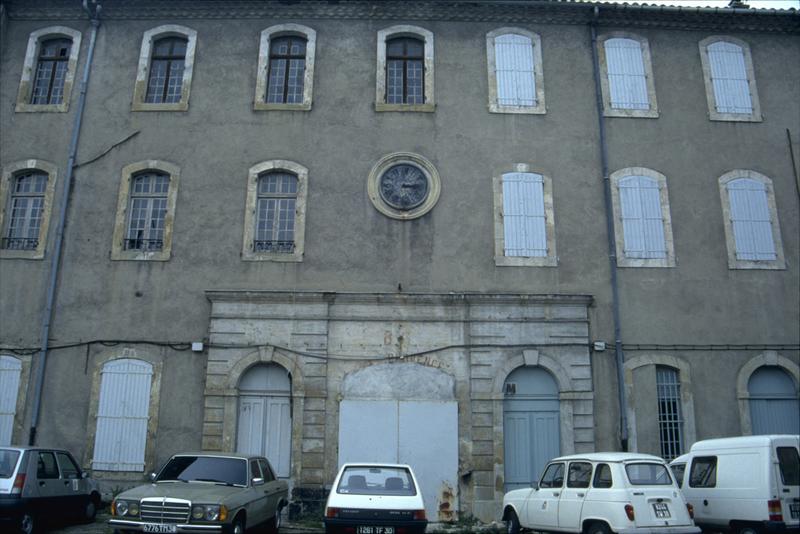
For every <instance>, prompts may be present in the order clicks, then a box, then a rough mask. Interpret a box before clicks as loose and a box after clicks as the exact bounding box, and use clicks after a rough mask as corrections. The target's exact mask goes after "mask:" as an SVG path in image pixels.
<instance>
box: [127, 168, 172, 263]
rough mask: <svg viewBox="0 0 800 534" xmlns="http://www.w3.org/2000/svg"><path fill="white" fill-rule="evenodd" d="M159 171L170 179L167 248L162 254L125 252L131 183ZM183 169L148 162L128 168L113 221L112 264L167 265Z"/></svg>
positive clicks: (147, 251) (166, 228) (158, 252)
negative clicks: (140, 174) (153, 263)
mask: <svg viewBox="0 0 800 534" xmlns="http://www.w3.org/2000/svg"><path fill="white" fill-rule="evenodd" d="M148 170H153V171H160V172H163V173H166V174H167V175H169V190H168V192H167V213H166V215H165V216H164V244H163V246H162V248H161V250H138V249H135V250H125V249H124V247H123V246H122V242H123V240H124V239H125V232H126V230H127V229H128V222H129V221H128V210H129V208H130V196H131V191H130V189H131V179H132V178H133V176H134V175H135V174H138V173H140V172H142V171H148ZM180 176H181V170H180V168H179V167H178V166H177V165H175V164H173V163H169V162H166V161H161V160H155V159H150V160H145V161H139V162H136V163H131V164H129V165H125V166H124V167H123V168H122V176H121V179H120V183H119V196H118V197H117V215H116V218H115V219H114V237H113V241H112V244H111V259H112V260H136V261H142V260H144V261H168V260H169V258H170V254H171V252H172V230H173V224H174V222H175V205H176V204H177V197H178V184H179V182H180Z"/></svg>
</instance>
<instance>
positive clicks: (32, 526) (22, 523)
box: [19, 512, 36, 534]
mask: <svg viewBox="0 0 800 534" xmlns="http://www.w3.org/2000/svg"><path fill="white" fill-rule="evenodd" d="M19 531H20V532H21V533H22V534H33V533H34V532H36V521H35V520H34V517H33V514H32V513H30V512H25V513H24V514H22V517H20V518H19Z"/></svg>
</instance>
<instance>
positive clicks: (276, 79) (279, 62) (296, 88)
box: [266, 37, 306, 104]
mask: <svg viewBox="0 0 800 534" xmlns="http://www.w3.org/2000/svg"><path fill="white" fill-rule="evenodd" d="M305 72H306V40H305V39H303V38H302V37H279V38H276V39H273V40H272V42H271V43H270V47H269V72H268V73H267V80H268V83H267V95H266V101H267V103H271V104H272V103H275V104H300V103H302V102H303V78H304V76H305Z"/></svg>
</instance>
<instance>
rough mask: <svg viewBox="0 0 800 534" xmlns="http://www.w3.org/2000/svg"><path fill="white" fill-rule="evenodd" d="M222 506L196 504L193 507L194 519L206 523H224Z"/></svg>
mask: <svg viewBox="0 0 800 534" xmlns="http://www.w3.org/2000/svg"><path fill="white" fill-rule="evenodd" d="M220 515H221V514H220V506H219V505H216V504H196V505H194V506H192V519H196V520H198V521H199V520H204V521H222V520H224V518H221V517H220Z"/></svg>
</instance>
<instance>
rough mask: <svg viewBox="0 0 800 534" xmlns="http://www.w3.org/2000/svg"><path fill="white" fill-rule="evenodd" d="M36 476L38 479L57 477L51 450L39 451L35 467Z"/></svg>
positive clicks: (54, 458) (56, 468)
mask: <svg viewBox="0 0 800 534" xmlns="http://www.w3.org/2000/svg"><path fill="white" fill-rule="evenodd" d="M36 478H38V479H39V480H43V479H51V478H58V465H56V457H55V456H53V453H52V452H40V453H39V460H38V462H37V468H36Z"/></svg>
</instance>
